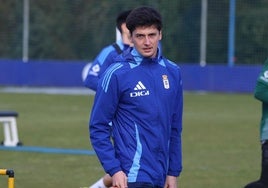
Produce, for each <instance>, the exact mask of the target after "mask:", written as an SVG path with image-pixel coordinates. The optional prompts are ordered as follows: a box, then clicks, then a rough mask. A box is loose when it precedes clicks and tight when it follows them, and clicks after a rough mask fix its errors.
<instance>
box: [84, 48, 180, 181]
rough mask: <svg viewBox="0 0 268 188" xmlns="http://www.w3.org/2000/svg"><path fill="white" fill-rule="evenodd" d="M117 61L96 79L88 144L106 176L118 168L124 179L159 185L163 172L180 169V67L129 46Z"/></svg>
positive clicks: (176, 174) (176, 173) (169, 173)
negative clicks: (147, 55)
mask: <svg viewBox="0 0 268 188" xmlns="http://www.w3.org/2000/svg"><path fill="white" fill-rule="evenodd" d="M158 51H159V50H158ZM116 62H117V63H115V64H113V65H111V66H110V67H109V68H108V69H107V70H106V72H105V74H104V75H103V77H102V78H101V80H100V82H99V84H98V89H97V92H96V95H95V101H94V105H93V108H92V112H91V117H90V123H89V124H90V126H89V129H90V139H91V144H92V146H93V147H94V149H95V152H96V154H97V156H98V158H99V160H100V162H101V164H102V166H103V168H104V169H105V171H106V172H107V173H109V174H110V175H111V176H112V175H113V174H114V173H116V172H118V171H120V170H123V171H124V172H125V173H126V175H127V177H128V182H146V183H151V184H153V185H158V186H164V183H165V179H166V175H171V176H179V175H180V172H181V170H182V154H181V152H182V148H181V131H182V111H183V91H182V80H181V73H180V68H179V67H178V66H177V65H176V64H175V63H173V62H171V61H169V60H167V59H165V58H164V57H162V56H161V55H160V54H158V57H157V58H154V59H149V58H142V57H141V55H140V54H139V53H138V52H137V51H136V50H135V49H134V48H129V49H128V50H126V51H124V52H123V54H121V55H120V56H118V58H117V60H116ZM110 122H112V125H111V123H110ZM111 126H112V127H111ZM111 130H112V139H113V142H111V140H110V135H111V134H110V131H111Z"/></svg>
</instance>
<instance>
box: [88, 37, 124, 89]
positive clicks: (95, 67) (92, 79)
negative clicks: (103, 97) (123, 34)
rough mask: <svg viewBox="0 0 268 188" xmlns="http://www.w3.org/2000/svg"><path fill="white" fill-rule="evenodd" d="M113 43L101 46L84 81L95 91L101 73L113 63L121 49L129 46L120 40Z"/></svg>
mask: <svg viewBox="0 0 268 188" xmlns="http://www.w3.org/2000/svg"><path fill="white" fill-rule="evenodd" d="M114 44H117V46H118V48H119V49H117V48H115V47H114ZM114 44H111V45H109V46H106V47H105V48H103V49H102V50H101V52H100V53H99V54H98V55H97V57H96V58H95V59H94V61H93V62H92V65H91V67H90V68H89V71H88V74H87V77H86V79H85V81H84V85H85V87H87V88H89V89H92V90H94V91H96V90H97V85H98V81H99V79H100V77H101V75H102V74H103V73H104V72H105V70H106V69H107V68H108V67H109V66H110V65H111V64H112V63H114V61H115V58H116V57H117V56H118V55H119V54H120V53H121V51H124V50H125V49H127V48H128V47H129V45H126V44H123V42H122V41H117V42H116V43H114ZM119 50H120V52H119Z"/></svg>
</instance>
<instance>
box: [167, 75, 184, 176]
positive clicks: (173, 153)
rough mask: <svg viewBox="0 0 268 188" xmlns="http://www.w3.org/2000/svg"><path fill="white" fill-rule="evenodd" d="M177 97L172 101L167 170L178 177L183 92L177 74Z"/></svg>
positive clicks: (180, 154)
mask: <svg viewBox="0 0 268 188" xmlns="http://www.w3.org/2000/svg"><path fill="white" fill-rule="evenodd" d="M177 81H178V82H177V83H178V85H177V87H178V88H177V95H176V98H175V99H174V101H177V102H176V103H175V104H174V113H173V118H172V125H171V138H170V151H169V169H168V175H170V176H179V175H180V173H181V171H182V144H181V132H182V113H183V90H182V80H181V75H180V72H179V78H178V80H177Z"/></svg>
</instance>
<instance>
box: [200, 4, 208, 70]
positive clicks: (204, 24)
mask: <svg viewBox="0 0 268 188" xmlns="http://www.w3.org/2000/svg"><path fill="white" fill-rule="evenodd" d="M207 6H208V2H207V0H202V10H201V33H200V66H202V67H204V66H206V53H207V52H206V48H207Z"/></svg>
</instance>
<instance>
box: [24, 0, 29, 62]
mask: <svg viewBox="0 0 268 188" xmlns="http://www.w3.org/2000/svg"><path fill="white" fill-rule="evenodd" d="M29 7H30V4H29V0H24V1H23V36H22V61H23V62H24V63H27V62H28V51H29Z"/></svg>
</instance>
